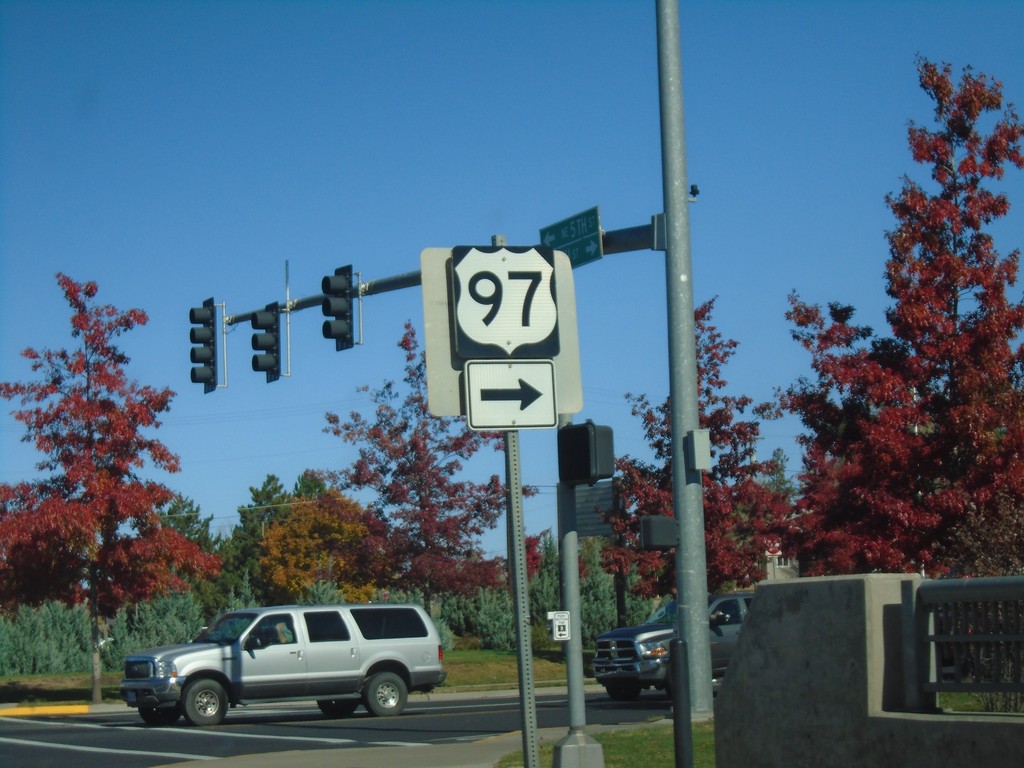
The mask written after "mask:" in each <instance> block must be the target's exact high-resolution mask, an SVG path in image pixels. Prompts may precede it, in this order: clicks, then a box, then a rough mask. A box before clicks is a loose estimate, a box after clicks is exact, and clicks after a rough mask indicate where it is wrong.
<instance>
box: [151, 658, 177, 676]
mask: <svg viewBox="0 0 1024 768" xmlns="http://www.w3.org/2000/svg"><path fill="white" fill-rule="evenodd" d="M177 676H178V668H177V667H176V666H175V664H174V662H173V661H161V660H160V659H157V660H156V661H154V662H153V677H160V678H167V677H177Z"/></svg>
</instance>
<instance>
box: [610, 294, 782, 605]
mask: <svg viewBox="0 0 1024 768" xmlns="http://www.w3.org/2000/svg"><path fill="white" fill-rule="evenodd" d="M713 308H714V301H713V300H712V301H708V302H706V303H704V304H702V305H701V306H700V307H698V308H697V311H696V312H695V313H694V318H695V322H696V330H697V376H698V395H699V408H700V426H701V428H703V429H707V430H709V432H710V437H711V447H712V459H713V461H712V469H711V471H710V472H705V473H704V478H703V491H704V538H705V543H706V547H707V565H708V573H707V578H708V586H709V588H710V589H712V590H717V589H720V588H721V587H723V586H726V585H736V586H745V585H749V584H752V583H754V582H756V581H758V580H759V579H761V578H763V577H764V569H763V559H764V552H765V550H766V548H767V546H768V543H769V542H770V541H772V540H773V539H775V538H777V537H778V535H779V533H780V531H782V530H783V524H784V520H785V519H786V516H787V515H788V513H789V510H790V506H789V500H788V498H787V496H786V494H785V493H783V492H781V491H780V490H778V489H777V488H776V487H775V486H773V485H772V484H771V483H770V482H767V478H768V476H770V475H775V474H777V473H778V471H779V467H778V462H779V460H778V458H775V457H773V458H772V459H769V460H766V461H765V460H759V459H758V457H757V442H758V440H759V438H760V434H761V431H760V420H761V419H767V418H773V417H774V416H775V415H776V408H775V407H774V406H773V405H771V404H769V403H761V404H757V405H755V404H754V402H753V400H752V399H751V398H749V397H746V396H738V397H737V396H732V395H728V394H725V387H726V385H727V382H726V381H725V379H724V378H723V368H724V366H725V365H726V363H727V362H728V361H729V359H730V358H731V357H732V356H733V354H734V353H735V350H736V347H737V342H735V341H733V340H731V339H724V338H722V336H721V334H720V333H719V332H718V330H717V329H716V328H715V327H714V326H713V325H712V324H711V313H712V310H713ZM628 398H629V399H630V400H631V402H632V403H633V415H635V416H638V417H639V418H640V420H641V422H642V424H643V430H644V435H645V436H646V439H647V442H648V444H649V445H650V447H651V449H652V450H653V452H654V457H655V461H654V462H645V461H641V460H640V459H636V458H632V457H629V456H626V457H623V458H622V459H620V460H619V461H618V462H617V469H618V472H619V478H618V483H619V490H620V493H621V495H622V499H623V501H624V506H625V509H626V510H627V512H628V514H625V515H623V516H622V517H620V518H618V519H615V520H613V521H612V524H613V528H614V530H615V531H616V533H617V535H618V536H619V537H621V538H620V541H622V544H619V545H616V546H612V547H609V548H608V549H606V551H605V564H606V566H607V567H608V568H609V569H610V570H611V571H613V572H615V573H623V574H625V573H627V572H629V570H630V569H631V568H632V567H633V566H634V565H635V566H636V567H637V570H638V575H639V576H640V579H639V581H638V582H637V585H636V587H635V589H636V590H637V591H638V593H640V594H643V595H645V596H655V595H665V594H670V593H671V592H673V591H674V588H675V569H674V566H673V561H672V558H671V557H670V556H666V555H664V554H662V553H660V552H644V551H641V550H640V549H639V528H640V518H641V517H643V516H644V515H667V516H672V515H673V506H672V460H673V452H672V439H671V438H672V428H671V426H672V425H671V404H670V402H669V400H668V399H666V400H664V401H663V402H662V403H661V404H660V405H658V406H654V405H652V404H651V402H650V401H649V400H648V398H647V397H646V396H645V395H628ZM745 416H753V418H749V417H748V418H744V417H745Z"/></svg>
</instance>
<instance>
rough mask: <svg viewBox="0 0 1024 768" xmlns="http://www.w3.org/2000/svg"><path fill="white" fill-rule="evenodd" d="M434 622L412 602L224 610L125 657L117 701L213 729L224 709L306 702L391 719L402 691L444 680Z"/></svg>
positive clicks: (327, 710) (155, 718)
mask: <svg viewBox="0 0 1024 768" xmlns="http://www.w3.org/2000/svg"><path fill="white" fill-rule="evenodd" d="M443 658H444V654H443V651H442V648H441V639H440V637H439V636H438V633H437V628H436V627H435V626H434V624H433V622H432V621H431V620H430V617H429V616H428V615H427V613H426V612H425V611H424V610H423V608H421V607H420V606H418V605H335V606H297V605H290V606H276V607H272V608H253V609H246V610H237V611H231V612H229V613H225V614H223V615H221V616H220V617H219V618H218V619H217V621H216V622H215V623H214V624H213V625H212V626H211V627H208V628H207V629H205V630H203V632H202V634H201V635H199V637H197V638H196V639H195V640H193V641H192V642H191V643H185V644H183V645H170V646H163V647H160V648H150V649H147V650H145V651H140V652H138V653H133V654H132V655H130V656H128V657H127V658H126V659H125V662H124V679H123V680H121V698H122V699H124V700H125V702H126V703H127V704H128V706H129V707H136V708H138V710H139V715H140V716H141V717H142V719H143V720H145V721H146V722H147V723H148V724H150V725H170V724H172V723H175V722H177V720H178V718H180V717H181V716H182V715H184V716H185V719H186V720H188V721H189V722H190V723H192V724H193V725H217V724H218V723H220V722H221V721H223V719H224V715H225V714H226V711H227V709H228V707H235V706H237V705H239V704H252V703H255V702H259V701H286V700H303V699H314V700H316V703H317V704H318V705H319V707H320V710H321V711H322V712H323V713H324V714H325V715H328V716H331V717H341V716H345V715H350V714H352V713H353V712H354V711H355V710H356V708H357V707H358V706H359V705H360V704H362V705H363V706H365V707H366V709H367V710H368V711H369V712H370V713H371V714H374V715H378V716H384V715H398V714H400V713H401V712H402V710H403V709H404V707H405V702H406V697H407V695H408V693H409V691H430V690H432V689H433V688H434V687H435V686H437V685H440V684H441V683H443V682H444V679H445V676H446V674H447V673H446V672H445V671H444V669H443V668H442V661H443Z"/></svg>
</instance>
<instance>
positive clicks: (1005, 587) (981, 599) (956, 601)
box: [903, 577, 1024, 710]
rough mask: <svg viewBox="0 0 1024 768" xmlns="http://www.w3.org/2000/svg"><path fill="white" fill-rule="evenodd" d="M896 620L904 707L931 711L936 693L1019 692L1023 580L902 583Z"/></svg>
mask: <svg viewBox="0 0 1024 768" xmlns="http://www.w3.org/2000/svg"><path fill="white" fill-rule="evenodd" d="M903 617H904V619H903V621H904V639H905V643H904V650H905V653H908V654H909V658H908V659H907V662H908V663H906V664H905V666H904V670H905V674H906V675H907V678H906V679H905V687H904V689H905V692H906V703H907V707H908V709H917V710H919V709H934V708H935V696H936V694H938V693H945V692H953V691H968V692H973V693H1022V692H1024V577H1000V578H980V579H949V580H937V581H930V580H929V581H922V582H920V583H919V584H918V585H917V588H916V590H915V589H914V585H913V584H911V583H909V582H908V583H905V584H904V588H903ZM911 676H913V677H912V678H911Z"/></svg>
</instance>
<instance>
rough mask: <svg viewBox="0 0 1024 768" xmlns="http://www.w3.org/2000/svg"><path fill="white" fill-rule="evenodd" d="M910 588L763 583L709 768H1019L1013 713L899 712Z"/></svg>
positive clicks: (854, 581)
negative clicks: (903, 594)
mask: <svg viewBox="0 0 1024 768" xmlns="http://www.w3.org/2000/svg"><path fill="white" fill-rule="evenodd" d="M908 580H909V581H911V582H914V583H916V582H917V581H918V577H916V576H906V575H890V574H877V575H868V576H850V577H832V578H816V579H797V580H794V581H781V582H768V583H763V584H762V585H760V586H759V587H758V588H757V592H756V596H755V598H754V602H753V605H752V610H751V612H750V615H749V617H748V619H747V622H746V624H745V625H744V627H743V632H742V634H741V635H740V641H739V646H738V648H737V650H736V654H735V655H734V656H733V658H732V660H731V662H730V664H729V672H728V674H727V675H726V676H725V680H724V681H723V684H722V687H721V690H720V692H719V694H718V696H717V697H716V701H715V743H716V751H717V765H718V768H762V767H763V768H772V767H773V766H780V768H781V767H782V766H785V767H786V768H800V767H801V766H808V767H810V766H813V767H814V768H818V766H834V767H835V768H840V767H841V768H847V767H848V766H849V767H850V768H856V767H858V766H864V767H865V768H867V767H868V766H870V768H880V767H882V766H899V767H900V768H916V767H917V766H920V767H921V768H936V766H946V765H949V766H963V765H971V764H981V765H984V766H986V768H1002V766H1007V767H1008V766H1011V765H1012V766H1014V768H1016V766H1019V765H1021V761H1022V760H1024V718H1022V717H1020V716H1016V715H1011V716H1000V715H990V716H982V715H977V716H960V715H950V714H920V713H903V712H900V711H899V710H900V709H901V708H902V705H903V701H904V696H903V687H902V686H903V671H902V637H901V634H902V633H901V623H900V584H901V583H902V582H904V581H908ZM979 761H980V762H979Z"/></svg>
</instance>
